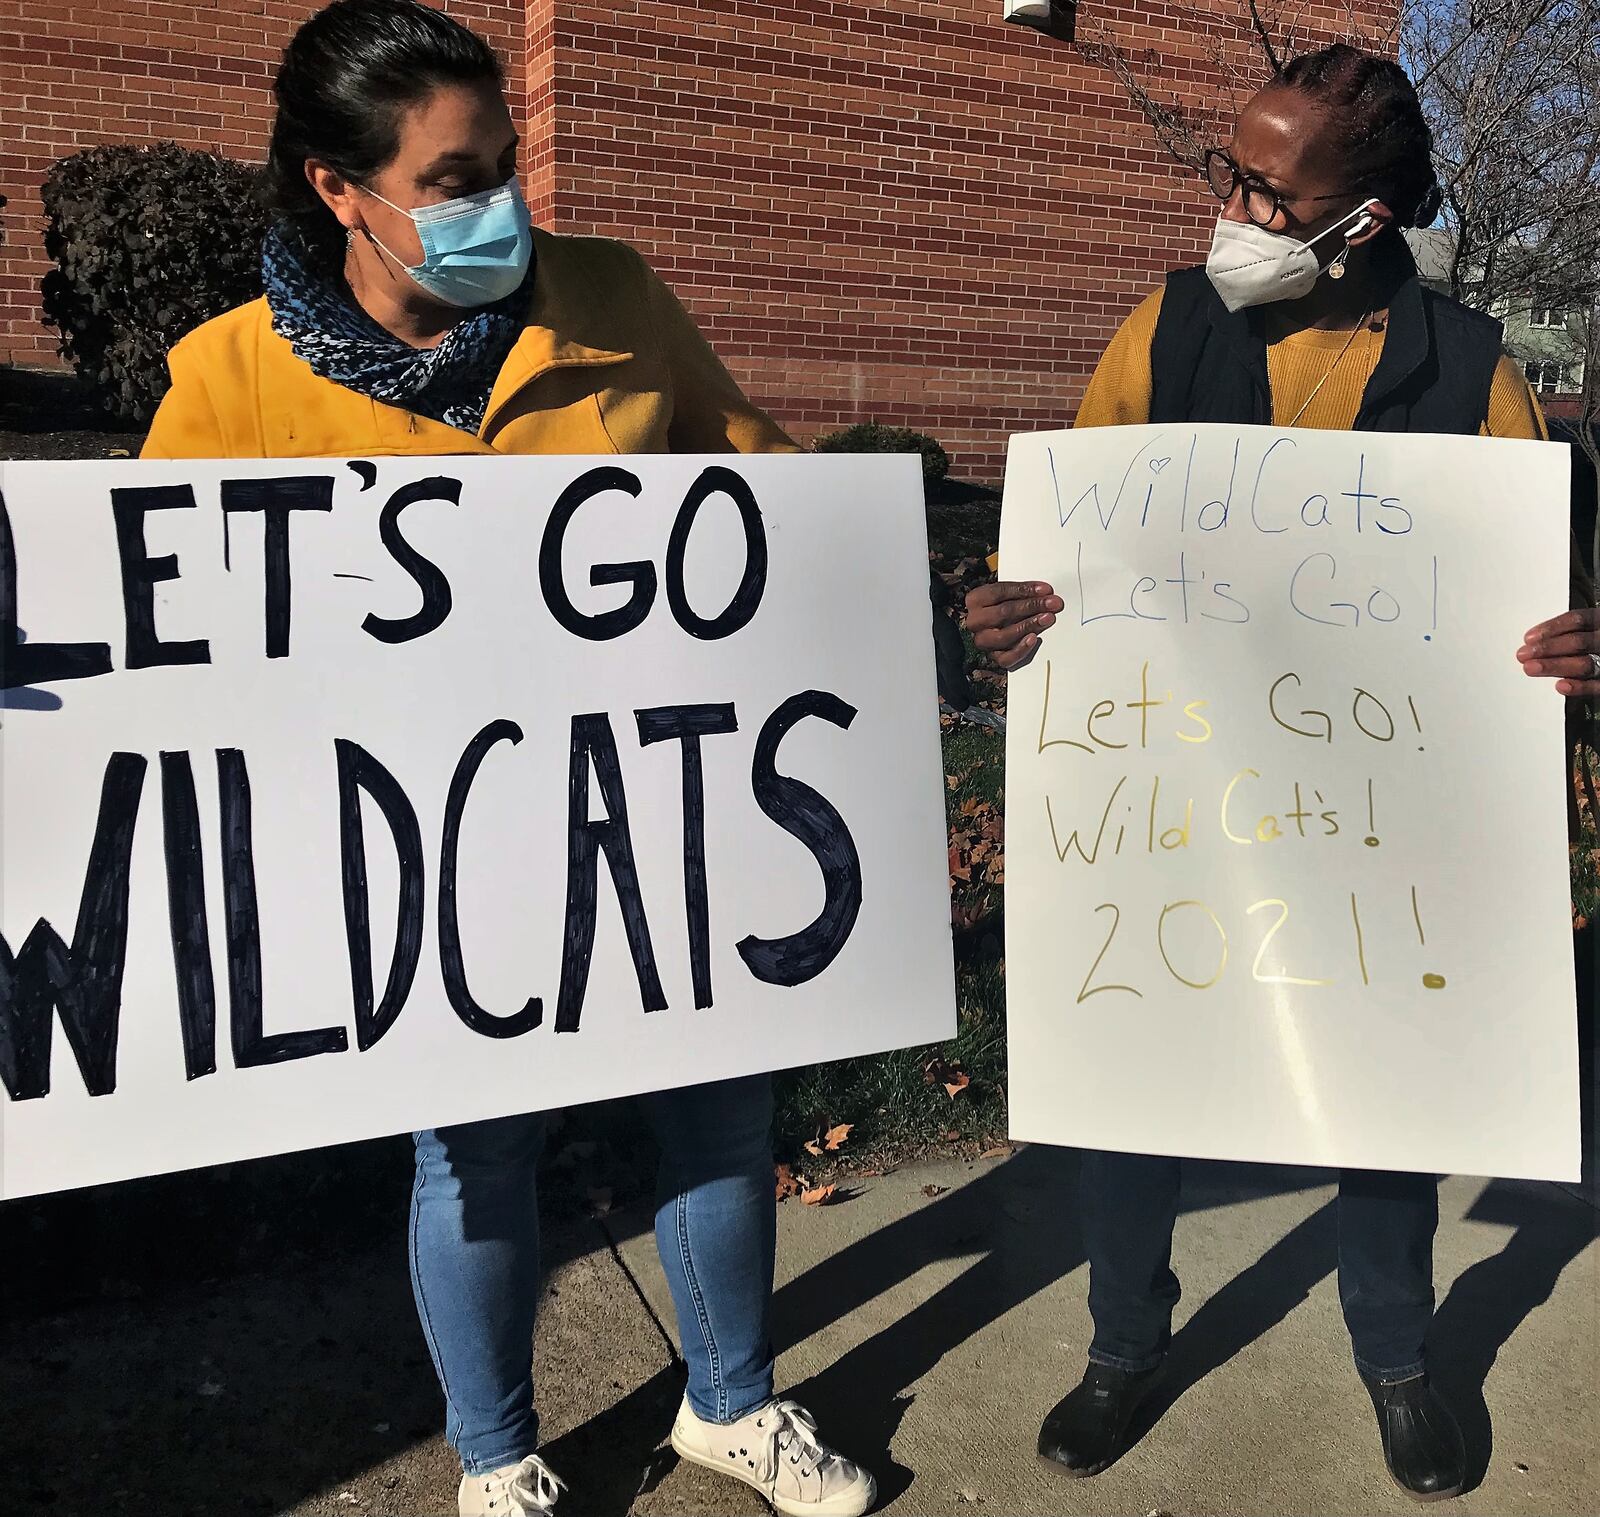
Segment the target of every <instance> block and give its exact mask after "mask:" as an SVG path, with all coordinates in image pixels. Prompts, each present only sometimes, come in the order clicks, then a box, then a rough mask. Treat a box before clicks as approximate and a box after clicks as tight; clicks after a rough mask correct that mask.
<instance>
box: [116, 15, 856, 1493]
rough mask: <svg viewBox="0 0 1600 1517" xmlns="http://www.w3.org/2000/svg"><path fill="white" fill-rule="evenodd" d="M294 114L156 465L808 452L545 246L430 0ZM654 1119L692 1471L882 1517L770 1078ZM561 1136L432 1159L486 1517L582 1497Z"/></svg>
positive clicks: (502, 131) (301, 53) (668, 308)
mask: <svg viewBox="0 0 1600 1517" xmlns="http://www.w3.org/2000/svg"><path fill="white" fill-rule="evenodd" d="M274 93H275V97H276V101H277V116H276V119H275V122H274V127H273V137H272V147H271V152H270V161H269V178H270V180H271V183H272V188H273V193H274V198H275V201H276V203H277V208H278V210H279V212H280V213H281V214H280V218H279V220H278V221H277V223H276V226H275V228H274V230H273V231H272V233H271V235H270V237H269V238H268V242H267V245H266V249H265V253H264V257H263V276H264V283H265V289H266V293H265V295H264V297H263V298H262V299H260V300H257V301H255V302H253V303H251V304H250V305H246V306H243V307H241V308H240V309H238V310H236V311H231V312H229V313H228V314H227V315H225V316H221V317H218V318H217V319H216V320H215V321H211V322H208V323H207V324H206V325H205V326H203V327H201V328H199V329H198V330H197V331H195V332H193V333H192V334H191V335H190V336H188V337H186V338H185V339H184V340H183V341H182V342H180V343H179V344H178V345H177V346H176V347H175V348H174V349H173V350H172V353H171V357H170V366H171V370H172V388H171V390H170V392H169V393H168V395H167V397H166V399H165V400H164V401H163V402H162V405H161V409H160V411H159V412H158V413H157V415H156V418H155V422H154V424H153V426H152V428H151V431H150V436H149V440H148V442H147V444H146V446H145V450H144V453H145V456H146V457H147V458H262V457H266V458H296V457H329V456H331V457H351V456H355V457H367V458H370V457H373V456H375V455H394V454H441V453H455V454H460V453H480V454H483V453H491V454H492V453H564V454H584V453H652V452H654V453H664V452H676V451H681V452H742V453H756V452H778V451H791V450H792V449H793V444H792V443H791V442H790V441H789V440H788V439H787V438H786V437H785V436H784V435H783V433H782V432H781V431H780V430H779V429H778V428H777V427H776V426H775V425H774V424H773V422H772V421H771V420H770V419H769V418H768V417H766V416H764V415H763V414H762V413H761V412H760V411H759V410H757V409H756V408H755V407H754V406H752V405H751V404H750V402H749V401H747V400H746V399H745V397H744V396H743V395H742V394H741V393H740V391H739V387H738V386H737V385H736V384H735V383H734V381H733V380H732V378H731V377H730V376H729V375H728V373H727V371H726V370H725V369H724V368H723V367H722V365H721V364H720V363H719V362H718V361H717V358H716V356H715V355H714V354H713V353H712V351H711V349H710V347H709V346H708V345H707V344H706V342H705V339H704V338H703V337H701V335H700V333H699V332H698V331H697V330H696V329H695V326H694V324H693V322H692V321H691V320H690V318H689V316H688V314H687V313H686V312H685V311H684V309H683V307H682V306H680V305H679V304H678V302H677V301H676V300H675V299H674V298H673V296H672V294H671V293H670V292H669V291H668V289H667V288H666V286H665V285H664V284H663V283H662V282H661V281H660V280H659V279H658V278H657V277H656V276H655V275H654V274H653V273H651V271H650V270H649V269H648V268H647V267H646V266H645V263H644V261H643V260H642V259H641V258H640V257H639V255H638V254H637V253H635V252H633V251H632V250H631V249H629V248H627V247H624V246H622V245H621V244H620V243H615V242H607V241H602V240H600V239H595V238H575V237H555V236H550V235H548V234H546V233H543V232H539V231H534V230H532V229H531V228H530V227H529V224H528V210H527V206H526V204H525V203H524V201H523V198H522V193H521V189H520V187H519V184H518V179H517V134H516V132H515V130H514V128H513V126H512V122H511V116H510V113H509V112H508V110H507V108H506V103H505V99H504V95H503V91H502V81H501V72H500V68H499V65H498V63H497V61H496V59H495V57H494V54H493V52H492V51H491V50H490V49H489V47H488V46H487V45H486V44H485V43H484V42H483V41H482V40H481V39H479V38H478V37H476V36H475V35H474V34H473V33H472V32H470V31H468V30H467V29H466V28H465V27H463V26H461V25H460V24H459V23H457V22H455V21H453V20H451V19H449V18H448V17H446V16H445V15H443V14H442V13H441V12H439V11H436V10H434V9H432V8H431V7H428V6H425V5H422V4H419V3H417V0H337V3H335V4H333V5H330V6H328V7H327V8H326V9H325V10H323V11H321V12H319V13H318V14H317V15H315V16H313V17H312V18H311V19H310V20H309V21H307V22H306V23H305V24H304V25H303V26H302V27H301V28H300V30H299V32H298V33H297V34H296V35H295V37H294V39H293V40H292V41H291V42H290V44H289V47H288V49H287V51H286V53H285V55H284V60H283V64H282V67H281V69H280V71H279V74H278V77H277V81H276V84H275V87H274ZM645 1105H646V1108H647V1114H648V1115H649V1117H650V1119H651V1121H652V1124H653V1126H654V1127H655V1130H656V1133H657V1135H658V1137H659V1139H660V1141H661V1147H662V1154H663V1157H662V1167H661V1184H660V1205H659V1210H658V1213H657V1218H656V1235H657V1241H658V1243H659V1245H660V1251H661V1263H662V1267H663V1268H664V1270H665V1272H666V1276H667V1281H668V1284H669V1285H670V1286H671V1289H672V1296H673V1302H674V1305H675V1306H676V1308H677V1314H678V1324H679V1329H680V1332H679V1336H680V1340H681V1342H682V1346H683V1354H684V1358H685V1360H686V1361H687V1364H688V1370H689V1379H688V1390H687V1394H686V1396H685V1398H684V1402H683V1405H682V1408H681V1409H680V1411H679V1413H678V1416H677V1419H676V1421H675V1423H674V1426H673V1430H672V1441H673V1445H674V1447H675V1448H676V1449H677V1450H678V1452H679V1454H680V1455H682V1456H683V1457H685V1458H687V1459H690V1460H693V1461H696V1462H698V1463H700V1464H703V1465H707V1466H709V1467H710V1468H712V1469H717V1470H721V1471H723V1472H725V1473H727V1474H730V1475H733V1476H735V1477H737V1478H738V1479H740V1480H743V1481H745V1482H746V1483H747V1484H749V1485H752V1486H754V1487H756V1489H757V1490H759V1491H760V1492H761V1494H762V1495H763V1496H765V1497H766V1498H767V1500H768V1501H770V1502H771V1503H772V1504H773V1505H774V1506H775V1507H776V1508H777V1509H778V1510H779V1511H781V1512H785V1513H792V1514H807V1513H814V1514H817V1517H858V1514H860V1513H862V1512H865V1511H866V1510H868V1508H869V1507H870V1506H871V1505H872V1503H873V1501H874V1499H875V1497H876V1488H875V1486H874V1483H873V1479H872V1476H871V1475H870V1474H868V1473H867V1472H866V1471H864V1470H862V1469H860V1468H858V1467H857V1466H856V1465H854V1464H852V1463H851V1462H850V1461H849V1460H847V1459H843V1458H841V1457H840V1456H839V1455H837V1454H835V1453H834V1452H833V1451H832V1450H831V1449H829V1448H828V1447H827V1446H826V1445H825V1444H823V1443H822V1442H821V1441H820V1440H819V1438H818V1436H817V1428H816V1423H815V1422H814V1421H813V1419H812V1418H811V1416H810V1414H809V1413H808V1412H806V1411H805V1410H804V1409H803V1408H802V1407H800V1406H799V1405H798V1404H796V1403H795V1402H793V1401H788V1400H779V1399H778V1398H776V1397H775V1396H774V1394H773V1359H772V1349H771V1343H770V1337H769V1331H768V1312H769V1303H770V1298H771V1294H772V1276H773V1248H774V1237H775V1230H776V1219H775V1212H774V1207H775V1188H774V1186H773V1180H772V1155H771V1143H770V1126H771V1116H772V1107H771V1089H770V1082H769V1081H768V1080H767V1078H766V1077H765V1076H761V1077H756V1078H751V1079H743V1080H732V1081H726V1082H723V1083H721V1084H717V1085H709V1086H702V1087H698V1088H693V1089H689V1090H680V1091H670V1092H663V1093H661V1094H657V1095H654V1096H650V1097H646V1098H645ZM543 1127H544V1119H543V1117H542V1115H541V1114H538V1113H533V1114H530V1115H526V1116H517V1117H509V1118H505V1119H502V1120H499V1121H491V1122H477V1123H472V1124H468V1125H465V1126H459V1127H453V1128H442V1129H439V1130H437V1131H432V1132H422V1133H418V1134H417V1135H416V1186H415V1190H414V1192H413V1201H412V1214H411V1229H410V1248H411V1266H412V1280H413V1284H414V1286H415V1290H416V1298H417V1309H418V1314H419V1316H420V1317H421V1320H422V1327H423V1332H424V1334H425V1336H426V1338H427V1340H428V1346H429V1349H430V1351H431V1353H432V1355H433V1359H434V1364H435V1366H436V1368H437V1370H438V1373H439V1380H440V1384H441V1385H442V1387H443V1389H444V1396H445V1402H446V1408H447V1413H448V1418H447V1421H448V1427H447V1432H448V1436H449V1438H450V1441H451V1443H452V1444H453V1445H454V1446H455V1448H456V1450H457V1452H458V1453H459V1454H460V1456H461V1461H462V1466H463V1475H462V1480H461V1487H460V1492H459V1496H458V1502H459V1508H460V1511H461V1512H462V1513H463V1514H487V1513H493V1514H494V1517H516V1514H518V1513H545V1512H548V1511H550V1510H551V1509H552V1508H553V1507H554V1506H555V1503H556V1501H557V1500H558V1499H559V1497H560V1494H561V1492H562V1491H563V1490H564V1489H565V1487H564V1485H563V1484H562V1482H561V1480H560V1479H559V1478H558V1477H557V1476H556V1474H555V1473H554V1472H553V1471H552V1470H551V1469H550V1468H549V1467H548V1465H546V1464H545V1462H544V1461H543V1460H542V1459H541V1458H540V1457H539V1455H538V1453H537V1452H536V1450H537V1442H538V1419H537V1416H536V1414H535V1412H534V1410H533V1394H532V1344H533V1325H534V1310H535V1306H536V1302H537V1298H538V1292H539V1259H538V1215H537V1209H536V1197H535V1165H536V1162H537V1158H538V1153H539V1148H540V1144H541V1139H542V1136H543Z"/></svg>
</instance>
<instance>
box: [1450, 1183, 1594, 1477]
mask: <svg viewBox="0 0 1600 1517" xmlns="http://www.w3.org/2000/svg"><path fill="white" fill-rule="evenodd" d="M1467 1216H1468V1218H1469V1219H1470V1220H1471V1221H1474V1222H1492V1223H1495V1224H1497V1225H1498V1226H1501V1227H1510V1228H1514V1229H1515V1231H1514V1232H1513V1233H1512V1234H1511V1237H1510V1238H1509V1239H1508V1240H1507V1242H1506V1246H1505V1247H1504V1248H1502V1249H1501V1250H1500V1252H1499V1253H1497V1254H1494V1255H1491V1256H1490V1257H1489V1258H1487V1259H1484V1260H1482V1261H1481V1262H1479V1263H1477V1264H1474V1265H1473V1266H1472V1267H1471V1268H1470V1269H1468V1270H1465V1271H1464V1272H1463V1273H1462V1274H1461V1275H1460V1276H1459V1277H1458V1278H1457V1280H1456V1282H1455V1284H1454V1285H1453V1286H1451V1288H1450V1293H1449V1295H1447V1296H1446V1297H1445V1298H1444V1300H1443V1301H1442V1302H1441V1303H1440V1305H1439V1308H1438V1311H1437V1312H1436V1313H1435V1315H1434V1319H1433V1329H1432V1331H1431V1332H1430V1333H1429V1335H1428V1345H1429V1346H1428V1358H1429V1363H1430V1365H1431V1367H1432V1371H1433V1377H1434V1382H1435V1384H1437V1385H1438V1387H1439V1389H1440V1391H1441V1393H1442V1394H1443V1395H1444V1396H1445V1397H1446V1398H1447V1399H1448V1400H1449V1402H1450V1405H1451V1407H1452V1408H1453V1409H1454V1411H1455V1413H1456V1416H1457V1417H1458V1418H1459V1419H1460V1422H1461V1432H1462V1436H1463V1437H1464V1438H1465V1439H1466V1444H1467V1461H1468V1481H1469V1484H1468V1489H1469V1490H1470V1489H1471V1488H1472V1487H1473V1486H1476V1485H1477V1484H1478V1483H1479V1482H1480V1481H1482V1479H1483V1476H1484V1472H1485V1471H1486V1470H1487V1469H1488V1467H1489V1460H1490V1457H1491V1455H1492V1454H1493V1452H1494V1428H1493V1425H1492V1423H1491V1421H1490V1418H1489V1407H1488V1403H1487V1402H1486V1401H1485V1399H1484V1394H1483V1389H1484V1385H1485V1383H1486V1382H1487V1381H1488V1378H1489V1372H1490V1371H1491V1370H1492V1369H1493V1368H1494V1364H1495V1360H1496V1359H1497V1358H1498V1357H1499V1354H1500V1350H1501V1349H1502V1348H1504V1347H1505V1345H1506V1344H1507V1343H1508V1342H1509V1341H1510V1339H1511V1335H1512V1334H1513V1333H1514V1332H1516V1330H1517V1329H1518V1328H1519V1327H1520V1326H1521V1325H1522V1323H1523V1321H1524V1320H1525V1319H1526V1318H1527V1317H1528V1315H1529V1314H1530V1313H1531V1312H1533V1311H1535V1310H1537V1309H1538V1308H1539V1307H1540V1306H1542V1305H1543V1304H1544V1303H1545V1302H1546V1301H1548V1300H1549V1299H1550V1293H1551V1292H1552V1291H1553V1290H1554V1289H1555V1285H1556V1281H1557V1280H1558V1279H1560V1277H1561V1272H1562V1271H1563V1270H1564V1269H1565V1268H1566V1267H1567V1265H1569V1264H1570V1263H1571V1262H1572V1261H1573V1260H1574V1259H1576V1258H1577V1257H1578V1255H1579V1254H1581V1253H1582V1252H1583V1250H1584V1249H1585V1248H1587V1247H1588V1246H1589V1244H1590V1243H1592V1242H1593V1241H1594V1239H1595V1237H1596V1236H1597V1231H1600V1214H1597V1213H1596V1212H1595V1210H1594V1209H1593V1208H1592V1207H1590V1206H1589V1205H1587V1204H1586V1203H1584V1202H1583V1201H1580V1200H1578V1199H1576V1198H1575V1197H1572V1196H1569V1195H1566V1194H1564V1193H1563V1192H1561V1191H1559V1190H1556V1189H1555V1188H1554V1187H1551V1186H1537V1187H1535V1186H1528V1185H1515V1184H1508V1183H1496V1184H1493V1185H1490V1186H1488V1187H1487V1188H1486V1189H1485V1190H1484V1192H1483V1194H1482V1195H1480V1196H1479V1197H1478V1200H1477V1201H1476V1203H1474V1205H1473V1207H1472V1210H1471V1211H1470V1212H1468V1213H1467Z"/></svg>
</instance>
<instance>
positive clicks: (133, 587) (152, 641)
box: [111, 485, 211, 669]
mask: <svg viewBox="0 0 1600 1517" xmlns="http://www.w3.org/2000/svg"><path fill="white" fill-rule="evenodd" d="M192 510H194V490H193V488H192V487H191V486H189V485H150V486H141V487H140V488H138V489H114V490H112V492H111V514H112V516H113V517H114V518H115V520H116V524H117V556H118V559H119V560H120V563H121V567H122V612H123V617H124V619H125V620H126V622H127V627H128V642H127V649H128V653H127V667H128V668H130V669H153V668H156V667H158V666H160V665H164V664H209V663H210V662H211V645H210V644H209V643H207V642H206V641H205V639H204V638H197V639H195V640H194V641H192V642H183V643H164V642H162V641H161V639H160V638H159V637H157V636H156V607H155V595H154V593H153V592H154V589H155V587H156V586H157V585H160V584H165V583H166V582H167V581H168V580H173V579H176V578H177V577H178V556H177V554H175V553H164V554H163V555H162V556H161V557H160V558H151V557H150V555H149V552H148V550H147V549H146V548H145V543H144V518H145V514H146V513H147V512H149V511H192Z"/></svg>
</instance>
